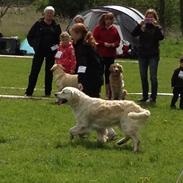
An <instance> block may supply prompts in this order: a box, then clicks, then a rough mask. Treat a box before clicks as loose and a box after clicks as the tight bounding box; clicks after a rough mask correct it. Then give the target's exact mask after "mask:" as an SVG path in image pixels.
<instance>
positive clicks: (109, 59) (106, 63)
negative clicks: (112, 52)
mask: <svg viewBox="0 0 183 183" xmlns="http://www.w3.org/2000/svg"><path fill="white" fill-rule="evenodd" d="M101 63H102V65H103V70H104V73H105V84H109V75H110V71H109V68H110V66H111V64H113V63H114V58H112V57H101Z"/></svg>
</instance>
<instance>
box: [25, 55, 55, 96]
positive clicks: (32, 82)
mask: <svg viewBox="0 0 183 183" xmlns="http://www.w3.org/2000/svg"><path fill="white" fill-rule="evenodd" d="M44 59H45V62H46V63H45V95H50V94H51V90H52V80H53V74H52V71H50V69H51V68H52V66H53V64H54V54H47V55H44V54H41V53H36V54H35V55H34V57H33V60H32V68H31V72H30V75H29V83H28V87H27V89H26V92H25V93H26V94H27V95H32V94H33V92H34V88H35V86H36V82H37V79H38V75H39V72H40V70H41V66H42V64H43V61H44Z"/></svg>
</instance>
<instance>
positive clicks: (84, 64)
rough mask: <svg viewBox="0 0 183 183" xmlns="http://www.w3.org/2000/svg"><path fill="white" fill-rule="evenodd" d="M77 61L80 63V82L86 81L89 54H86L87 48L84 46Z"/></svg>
mask: <svg viewBox="0 0 183 183" xmlns="http://www.w3.org/2000/svg"><path fill="white" fill-rule="evenodd" d="M77 63H78V70H77V74H78V83H81V84H83V83H85V81H86V71H87V66H88V65H87V55H86V48H85V47H84V46H83V47H82V48H81V50H80V51H79V53H78V56H77Z"/></svg>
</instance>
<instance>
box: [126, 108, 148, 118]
mask: <svg viewBox="0 0 183 183" xmlns="http://www.w3.org/2000/svg"><path fill="white" fill-rule="evenodd" d="M150 115H151V113H150V111H149V110H146V109H144V110H143V111H142V112H129V113H128V117H129V118H131V119H134V120H146V119H147V118H148V117H149V116H150Z"/></svg>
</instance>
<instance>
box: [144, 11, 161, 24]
mask: <svg viewBox="0 0 183 183" xmlns="http://www.w3.org/2000/svg"><path fill="white" fill-rule="evenodd" d="M149 14H153V16H154V18H155V20H156V21H157V22H159V16H158V13H157V11H156V10H155V9H152V8H151V9H148V10H147V11H146V13H145V17H147V16H148V15H149Z"/></svg>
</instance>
